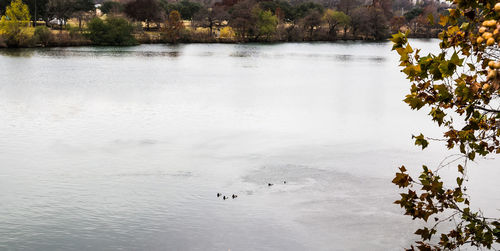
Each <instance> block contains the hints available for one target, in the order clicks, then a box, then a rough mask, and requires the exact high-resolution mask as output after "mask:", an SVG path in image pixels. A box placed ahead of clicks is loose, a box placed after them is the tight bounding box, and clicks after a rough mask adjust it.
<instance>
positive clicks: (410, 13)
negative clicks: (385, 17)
mask: <svg viewBox="0 0 500 251" xmlns="http://www.w3.org/2000/svg"><path fill="white" fill-rule="evenodd" d="M422 13H424V9H422V8H421V7H420V6H417V7H415V8H413V9H411V10H410V11H408V12H406V13H405V15H404V17H405V18H406V20H407V21H411V20H413V19H414V18H416V17H418V16H420V15H421V14H422Z"/></svg>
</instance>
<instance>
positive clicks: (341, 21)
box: [323, 9, 351, 37]
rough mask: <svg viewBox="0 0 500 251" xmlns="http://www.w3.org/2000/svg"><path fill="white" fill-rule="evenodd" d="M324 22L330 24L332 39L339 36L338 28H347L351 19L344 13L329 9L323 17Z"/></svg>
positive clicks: (329, 29) (329, 32)
mask: <svg viewBox="0 0 500 251" xmlns="http://www.w3.org/2000/svg"><path fill="white" fill-rule="evenodd" d="M323 20H325V21H326V22H327V23H328V34H329V35H330V36H332V37H336V36H337V27H338V26H347V25H349V24H350V23H351V18H350V17H349V16H348V15H346V14H345V13H344V12H342V11H334V10H332V9H328V10H326V11H325V14H324V15H323Z"/></svg>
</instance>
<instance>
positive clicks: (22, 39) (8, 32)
mask: <svg viewBox="0 0 500 251" xmlns="http://www.w3.org/2000/svg"><path fill="white" fill-rule="evenodd" d="M30 18H31V16H30V12H29V9H28V6H27V5H26V4H24V3H23V2H22V1H21V0H13V1H12V2H11V4H10V6H7V8H6V10H5V15H4V16H2V18H1V19H0V36H1V37H3V39H5V43H6V44H7V45H8V46H23V45H25V44H26V43H27V41H28V40H29V39H30V36H29V34H27V32H26V29H27V27H28V26H29V22H30Z"/></svg>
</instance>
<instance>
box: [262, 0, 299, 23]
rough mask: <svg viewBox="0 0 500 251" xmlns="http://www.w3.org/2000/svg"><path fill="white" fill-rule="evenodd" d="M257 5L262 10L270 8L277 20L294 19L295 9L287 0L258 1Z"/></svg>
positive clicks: (289, 20)
mask: <svg viewBox="0 0 500 251" xmlns="http://www.w3.org/2000/svg"><path fill="white" fill-rule="evenodd" d="M259 7H260V8H261V9H263V10H270V11H271V12H272V13H273V14H274V15H276V16H277V17H278V19H279V20H285V21H287V22H291V21H292V20H294V19H295V10H294V8H293V7H292V5H291V4H290V3H289V2H287V1H282V0H274V1H262V2H260V3H259Z"/></svg>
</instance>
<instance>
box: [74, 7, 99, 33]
mask: <svg viewBox="0 0 500 251" xmlns="http://www.w3.org/2000/svg"><path fill="white" fill-rule="evenodd" d="M73 2H74V5H73V8H74V12H73V15H74V16H76V18H77V19H78V28H79V29H80V30H81V29H82V20H83V19H84V18H85V17H86V16H88V15H89V12H93V11H95V5H94V0H73Z"/></svg>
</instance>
